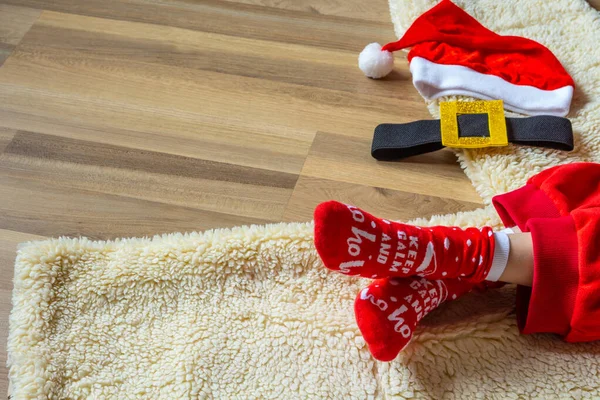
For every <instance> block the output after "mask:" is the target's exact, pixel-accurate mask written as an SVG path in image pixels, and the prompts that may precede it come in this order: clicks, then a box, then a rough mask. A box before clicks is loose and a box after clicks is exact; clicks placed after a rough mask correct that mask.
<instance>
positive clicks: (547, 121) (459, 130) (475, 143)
mask: <svg viewBox="0 0 600 400" xmlns="http://www.w3.org/2000/svg"><path fill="white" fill-rule="evenodd" d="M440 114H441V117H440V119H439V120H423V121H415V122H410V123H407V124H381V125H379V126H377V128H375V134H374V136H373V145H372V147H371V155H372V156H373V157H374V158H376V159H378V160H397V159H401V158H405V157H411V156H415V155H418V154H423V153H428V152H432V151H436V150H440V149H442V148H444V147H453V148H482V147H496V146H507V145H508V143H509V142H510V143H514V144H520V145H526V146H536V147H543V148H548V149H556V150H564V151H571V150H573V128H572V126H571V121H569V120H568V119H567V118H563V117H556V116H549V115H540V116H535V117H529V118H507V117H505V116H504V110H503V104H502V100H492V101H475V102H445V103H440Z"/></svg>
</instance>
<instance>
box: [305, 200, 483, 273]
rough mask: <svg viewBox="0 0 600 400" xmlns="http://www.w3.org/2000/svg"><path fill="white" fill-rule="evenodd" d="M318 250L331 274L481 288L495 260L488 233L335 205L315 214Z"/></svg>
mask: <svg viewBox="0 0 600 400" xmlns="http://www.w3.org/2000/svg"><path fill="white" fill-rule="evenodd" d="M315 246H316V248H317V251H318V252H319V255H320V256H321V259H322V260H323V263H324V264H325V266H326V267H327V268H329V269H332V270H334V271H339V272H342V273H344V274H348V275H360V276H362V277H365V278H385V277H389V276H396V277H407V276H413V275H419V276H427V277H428V278H429V279H448V278H458V277H462V278H463V279H464V280H467V281H471V282H481V281H483V280H484V279H485V278H486V276H487V274H488V272H489V270H490V267H491V265H492V259H493V256H494V236H493V232H492V229H491V228H489V227H484V228H482V229H478V228H468V229H466V230H462V229H459V228H453V227H445V226H436V227H430V228H425V227H423V228H420V227H418V226H412V225H406V224H401V223H397V222H391V221H388V220H385V219H379V218H376V217H374V216H372V215H371V214H369V213H366V212H364V211H362V210H360V209H358V208H356V207H353V206H348V205H345V204H342V203H338V202H336V201H328V202H325V203H321V204H319V205H318V206H317V208H316V209H315Z"/></svg>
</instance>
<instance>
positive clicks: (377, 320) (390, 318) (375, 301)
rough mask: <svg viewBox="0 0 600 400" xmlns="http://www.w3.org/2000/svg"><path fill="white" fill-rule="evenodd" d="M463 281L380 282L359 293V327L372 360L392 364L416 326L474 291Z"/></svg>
mask: <svg viewBox="0 0 600 400" xmlns="http://www.w3.org/2000/svg"><path fill="white" fill-rule="evenodd" d="M473 286H474V285H473V284H472V283H469V282H466V281H464V280H458V279H447V280H437V281H430V280H428V279H425V278H420V277H419V278H417V277H412V278H404V279H400V278H388V279H378V280H376V281H373V283H372V284H371V285H370V286H369V287H367V288H365V289H363V290H361V291H360V293H359V294H358V296H357V297H356V301H355V303H354V313H355V315H356V321H357V323H358V327H359V329H360V331H361V333H362V334H363V337H364V339H365V341H366V342H367V344H368V346H369V350H370V351H371V354H373V357H375V358H376V359H378V360H380V361H391V360H393V359H394V358H396V356H397V355H398V353H400V352H401V351H402V349H404V348H405V347H406V345H407V344H408V343H409V342H410V340H411V339H412V336H413V332H414V331H415V328H416V327H417V323H418V322H419V321H420V320H421V319H422V318H423V317H425V316H426V315H427V314H428V313H429V312H431V311H433V310H434V309H436V308H437V307H438V306H439V305H440V304H441V303H443V302H444V301H446V300H454V299H457V298H458V297H460V296H462V295H463V294H465V293H467V292H469V291H470V290H471V289H472V288H473Z"/></svg>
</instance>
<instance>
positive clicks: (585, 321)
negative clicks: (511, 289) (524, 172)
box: [494, 163, 600, 342]
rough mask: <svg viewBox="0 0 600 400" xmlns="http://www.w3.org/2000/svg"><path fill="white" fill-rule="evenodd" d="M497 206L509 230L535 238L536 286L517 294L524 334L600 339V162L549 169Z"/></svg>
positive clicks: (496, 202)
mask: <svg viewBox="0 0 600 400" xmlns="http://www.w3.org/2000/svg"><path fill="white" fill-rule="evenodd" d="M550 203H551V204H553V207H552V208H550V207H548V205H549V204H550ZM494 205H495V206H496V208H497V210H498V213H499V214H500V216H501V217H502V220H503V221H504V223H505V224H506V225H507V226H511V225H512V223H517V224H518V225H519V227H521V229H522V230H523V231H525V232H531V234H532V239H533V245H534V278H533V286H532V287H531V288H526V287H519V289H518V296H517V314H518V321H519V328H520V329H521V331H522V332H523V333H535V332H552V333H558V334H560V335H563V336H564V337H565V339H566V340H567V341H572V342H578V341H589V340H598V339H600V246H598V243H599V242H600V164H593V163H575V164H568V165H564V166H559V167H554V168H550V169H548V170H546V171H543V172H542V173H540V174H538V175H536V176H534V177H533V178H531V179H530V180H529V182H528V185H527V186H525V187H524V188H521V189H518V190H516V191H514V192H511V193H508V194H504V195H500V196H497V197H496V198H494ZM536 205H539V208H536ZM528 213H531V214H530V218H529V219H528V218H527V214H528Z"/></svg>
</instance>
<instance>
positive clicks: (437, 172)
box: [302, 132, 483, 204]
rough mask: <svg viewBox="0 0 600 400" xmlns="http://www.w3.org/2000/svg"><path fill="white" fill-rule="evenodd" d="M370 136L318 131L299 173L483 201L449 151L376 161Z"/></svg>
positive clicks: (476, 202)
mask: <svg viewBox="0 0 600 400" xmlns="http://www.w3.org/2000/svg"><path fill="white" fill-rule="evenodd" d="M370 149H371V139H370V138H358V137H348V136H345V135H338V134H333V133H325V132H319V133H318V134H317V136H316V137H315V140H314V142H313V145H312V147H311V151H310V153H309V155H308V157H307V159H306V163H305V164H304V168H303V169H302V176H311V177H315V178H322V179H328V180H334V181H340V182H345V183H351V184H359V185H364V184H366V185H368V186H375V187H381V188H386V189H393V190H400V191H403V192H411V193H417V194H420V195H425V196H435V197H441V198H446V199H453V200H457V201H463V202H468V203H475V204H483V202H482V199H481V197H480V196H479V195H478V194H477V192H475V189H474V188H473V187H472V186H471V183H470V181H469V179H468V178H467V177H466V176H465V175H464V173H463V172H462V170H461V168H460V166H459V165H458V164H457V163H456V157H455V156H454V154H453V153H452V152H451V151H450V150H446V149H444V150H440V151H437V152H434V153H429V154H424V155H421V156H416V157H411V158H408V159H404V160H401V161H397V162H389V161H377V160H375V159H374V158H373V157H371V154H370Z"/></svg>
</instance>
